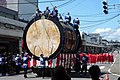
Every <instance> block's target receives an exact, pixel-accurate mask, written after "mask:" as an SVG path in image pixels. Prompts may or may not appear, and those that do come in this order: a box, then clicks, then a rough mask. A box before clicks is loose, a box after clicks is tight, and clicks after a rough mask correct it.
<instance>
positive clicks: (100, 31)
mask: <svg viewBox="0 0 120 80" xmlns="http://www.w3.org/2000/svg"><path fill="white" fill-rule="evenodd" d="M111 31H112V30H111V28H97V29H96V30H95V32H94V33H108V32H111Z"/></svg>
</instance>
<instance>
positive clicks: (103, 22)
mask: <svg viewBox="0 0 120 80" xmlns="http://www.w3.org/2000/svg"><path fill="white" fill-rule="evenodd" d="M44 1H56V2H47V3H41V2H44ZM102 2H103V0H39V9H40V10H41V11H44V10H45V7H46V6H49V8H50V9H51V11H52V7H53V6H57V9H58V12H59V13H60V14H61V15H62V17H63V18H64V16H65V15H66V14H67V13H68V12H69V13H70V15H71V17H72V19H75V18H79V20H80V28H79V30H80V31H81V32H85V33H88V34H89V33H99V34H100V35H101V36H102V38H103V39H107V40H108V41H110V40H113V41H115V40H118V41H120V5H119V6H118V5H116V6H115V7H114V6H112V5H114V4H120V0H107V3H108V8H109V10H108V14H107V15H106V14H104V12H103V3H102Z"/></svg>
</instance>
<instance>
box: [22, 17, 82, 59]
mask: <svg viewBox="0 0 120 80" xmlns="http://www.w3.org/2000/svg"><path fill="white" fill-rule="evenodd" d="M23 41H24V46H25V49H26V50H27V52H28V53H29V54H32V55H33V56H35V57H36V58H39V57H40V54H44V56H46V57H49V59H53V58H56V57H57V55H58V54H60V53H76V52H77V51H78V50H79V47H80V41H81V38H80V34H79V31H75V30H74V28H73V27H72V26H70V25H67V24H65V23H64V22H59V21H58V20H57V19H56V18H52V17H50V18H49V19H45V18H44V16H42V17H36V18H34V19H32V20H31V21H30V22H29V23H28V25H27V26H26V28H25V30H24V34H23Z"/></svg>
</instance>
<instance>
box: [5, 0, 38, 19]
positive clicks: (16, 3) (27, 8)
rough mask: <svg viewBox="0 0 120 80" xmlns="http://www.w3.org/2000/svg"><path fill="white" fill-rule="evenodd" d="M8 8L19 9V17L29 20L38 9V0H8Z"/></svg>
mask: <svg viewBox="0 0 120 80" xmlns="http://www.w3.org/2000/svg"><path fill="white" fill-rule="evenodd" d="M6 3H7V6H6V7H7V8H9V9H11V10H14V11H17V12H18V17H19V19H23V20H26V21H28V20H29V19H30V18H31V16H32V15H33V14H34V13H35V11H36V6H38V0H6Z"/></svg>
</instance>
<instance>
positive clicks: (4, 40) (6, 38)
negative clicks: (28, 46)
mask: <svg viewBox="0 0 120 80" xmlns="http://www.w3.org/2000/svg"><path fill="white" fill-rule="evenodd" d="M17 13H18V12H16V11H13V10H11V9H8V8H6V7H2V6H0V53H4V52H7V53H14V54H15V53H20V52H21V48H22V47H21V44H22V42H21V41H22V36H23V30H24V27H25V26H26V24H27V23H24V22H20V21H18V20H17V19H18V17H17Z"/></svg>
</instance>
